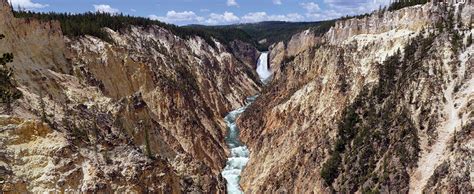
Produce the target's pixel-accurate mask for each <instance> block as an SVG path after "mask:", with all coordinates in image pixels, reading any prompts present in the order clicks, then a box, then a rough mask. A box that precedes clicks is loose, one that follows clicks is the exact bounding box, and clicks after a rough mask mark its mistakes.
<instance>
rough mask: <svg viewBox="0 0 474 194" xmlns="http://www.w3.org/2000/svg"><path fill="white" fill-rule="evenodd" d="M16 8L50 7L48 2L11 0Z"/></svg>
mask: <svg viewBox="0 0 474 194" xmlns="http://www.w3.org/2000/svg"><path fill="white" fill-rule="evenodd" d="M9 2H10V4H11V5H12V7H13V8H14V9H17V8H21V9H41V8H45V7H48V6H49V5H48V4H40V3H34V2H32V1H31V0H9Z"/></svg>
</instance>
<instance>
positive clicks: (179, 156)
mask: <svg viewBox="0 0 474 194" xmlns="http://www.w3.org/2000/svg"><path fill="white" fill-rule="evenodd" d="M0 2H1V3H0V4H1V6H0V9H1V10H0V29H1V32H0V33H3V34H5V35H6V38H5V39H3V40H2V41H0V53H3V52H13V54H14V56H15V58H14V62H13V63H11V64H9V65H10V66H11V67H13V69H14V75H15V79H16V80H17V82H18V88H19V89H20V90H21V91H22V93H23V96H24V97H23V98H22V99H20V100H18V102H16V104H15V105H14V110H13V113H12V114H10V115H5V116H2V118H1V120H2V121H0V122H1V125H0V138H1V139H0V146H1V147H2V149H1V150H4V151H2V152H0V172H1V174H0V178H1V179H0V181H1V182H0V189H3V191H18V192H24V191H31V192H53V191H56V192H59V191H84V192H111V191H114V192H138V193H143V192H157V193H180V192H202V193H223V192H225V181H224V179H223V178H222V177H221V175H220V171H221V169H222V168H223V167H224V165H225V160H226V153H227V152H228V151H227V150H226V149H227V148H226V145H225V143H224V135H225V132H226V128H225V124H224V122H223V119H222V118H223V116H224V115H225V114H226V113H227V112H228V111H230V110H233V109H235V108H237V107H240V106H242V105H243V103H244V102H243V101H244V99H245V97H247V96H250V95H253V94H255V93H257V92H258V91H259V87H260V86H259V83H258V79H256V76H255V73H253V71H252V68H253V67H254V61H255V55H256V51H255V49H254V48H252V46H249V45H246V44H245V43H242V42H239V43H235V47H233V48H234V49H235V50H230V49H229V48H228V47H226V46H224V45H222V44H220V43H219V42H216V46H215V47H213V46H210V45H209V44H208V43H206V42H205V41H204V40H203V39H202V38H200V37H191V38H189V39H182V38H179V37H178V36H176V35H174V34H172V33H171V32H169V31H168V30H166V29H163V28H160V27H157V26H150V27H146V28H145V27H140V26H131V27H130V28H128V29H124V30H121V31H112V30H110V29H105V30H106V31H107V33H109V34H110V36H111V38H112V42H106V41H103V40H101V39H98V38H95V37H92V36H81V37H65V36H63V35H62V33H61V29H60V25H59V23H58V22H54V21H52V22H41V21H38V20H35V19H18V18H14V17H13V15H12V13H11V8H10V6H9V5H8V4H7V3H6V1H4V0H1V1H0ZM238 53H241V55H240V56H237V54H238ZM252 53H253V55H254V56H247V54H252ZM41 119H43V120H42V121H41ZM2 169H3V170H2Z"/></svg>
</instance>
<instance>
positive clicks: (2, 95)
mask: <svg viewBox="0 0 474 194" xmlns="http://www.w3.org/2000/svg"><path fill="white" fill-rule="evenodd" d="M3 38H5V35H3V34H0V40H1V39H3ZM11 62H13V54H12V53H4V54H2V56H1V57H0V103H2V104H4V105H5V110H6V112H10V111H11V109H12V107H11V104H12V103H13V102H14V101H15V100H17V99H19V98H21V97H22V93H21V92H20V91H19V90H18V89H17V88H16V87H15V82H14V80H13V70H12V69H11V68H9V67H7V64H8V63H11Z"/></svg>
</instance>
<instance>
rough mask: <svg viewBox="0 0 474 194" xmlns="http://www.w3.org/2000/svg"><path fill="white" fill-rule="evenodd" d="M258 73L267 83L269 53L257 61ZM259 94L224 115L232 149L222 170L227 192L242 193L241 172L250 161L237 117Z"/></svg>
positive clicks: (226, 139) (248, 98) (268, 76)
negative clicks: (241, 138) (241, 137)
mask: <svg viewBox="0 0 474 194" xmlns="http://www.w3.org/2000/svg"><path fill="white" fill-rule="evenodd" d="M257 74H258V75H259V77H260V80H261V81H262V82H263V83H266V82H267V81H268V79H269V78H270V76H271V75H272V73H271V71H270V70H269V69H268V53H262V54H261V55H260V58H259V60H258V63H257ZM256 98H257V96H251V97H247V99H246V100H245V106H243V107H240V108H238V109H236V110H233V111H231V112H229V114H228V115H227V116H226V117H224V121H225V122H226V124H227V136H226V138H225V141H226V143H227V146H228V147H229V149H230V156H229V158H228V159H227V164H226V166H225V168H224V170H223V171H222V176H223V177H224V178H225V179H226V181H227V193H229V194H242V193H243V192H242V189H241V188H240V185H239V181H240V174H241V173H242V170H243V169H244V167H245V165H247V162H248V161H249V155H250V153H249V150H248V148H247V146H245V145H244V144H243V143H242V142H240V130H239V128H238V127H237V123H236V120H237V117H238V116H239V115H240V114H242V113H243V112H244V111H245V109H247V107H248V106H250V104H252V102H254V101H255V99H256Z"/></svg>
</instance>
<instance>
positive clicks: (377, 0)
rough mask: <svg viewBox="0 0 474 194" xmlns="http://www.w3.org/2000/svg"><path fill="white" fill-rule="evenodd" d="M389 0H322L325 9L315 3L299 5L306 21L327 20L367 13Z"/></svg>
mask: <svg viewBox="0 0 474 194" xmlns="http://www.w3.org/2000/svg"><path fill="white" fill-rule="evenodd" d="M389 2H390V0H324V1H323V3H324V4H325V7H327V8H326V9H324V10H323V9H321V8H320V7H319V5H318V4H317V3H314V2H309V3H301V4H300V5H301V7H302V8H303V9H305V10H306V14H305V16H306V19H307V20H328V19H335V18H339V17H342V16H347V15H358V14H363V13H369V12H371V11H373V10H376V9H378V8H379V7H380V6H385V5H388V3H389Z"/></svg>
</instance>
